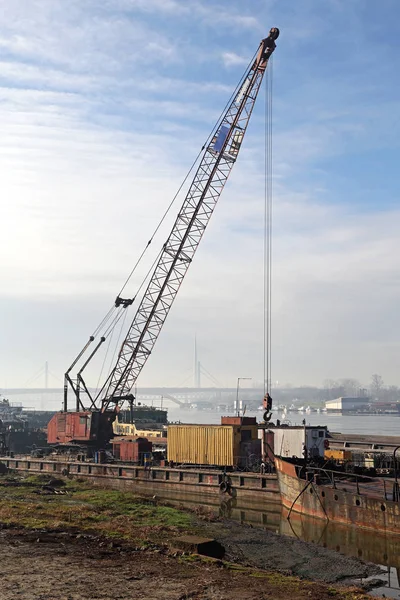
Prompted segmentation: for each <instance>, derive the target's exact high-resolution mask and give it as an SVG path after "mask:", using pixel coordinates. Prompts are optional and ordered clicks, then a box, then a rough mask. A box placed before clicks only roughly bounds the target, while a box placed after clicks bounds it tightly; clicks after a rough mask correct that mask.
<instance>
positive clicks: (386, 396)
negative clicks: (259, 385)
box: [273, 373, 400, 403]
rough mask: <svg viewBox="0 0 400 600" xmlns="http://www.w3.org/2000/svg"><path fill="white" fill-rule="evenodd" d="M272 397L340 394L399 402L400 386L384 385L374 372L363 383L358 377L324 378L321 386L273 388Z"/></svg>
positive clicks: (314, 398) (283, 399)
mask: <svg viewBox="0 0 400 600" xmlns="http://www.w3.org/2000/svg"><path fill="white" fill-rule="evenodd" d="M273 396H274V399H276V400H278V402H282V403H287V402H293V401H296V400H298V401H299V402H300V403H302V402H303V401H304V403H310V402H318V401H325V400H334V399H335V398H340V397H341V396H350V397H356V398H357V397H366V398H369V399H370V400H371V402H400V387H399V386H397V385H386V384H385V382H384V380H383V378H382V377H381V375H378V374H377V373H374V374H373V375H372V376H371V380H370V382H369V383H368V384H367V385H365V384H362V383H361V382H360V381H358V379H351V378H345V379H326V380H325V381H324V383H323V385H322V387H316V386H315V387H314V386H300V387H294V386H293V387H290V388H289V387H287V388H285V389H284V388H275V389H274V390H273Z"/></svg>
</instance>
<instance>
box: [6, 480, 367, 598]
mask: <svg viewBox="0 0 400 600" xmlns="http://www.w3.org/2000/svg"><path fill="white" fill-rule="evenodd" d="M188 534H195V535H197V536H201V537H206V538H213V539H215V540H217V541H218V542H219V543H220V544H222V546H223V547H224V549H225V557H224V559H223V561H221V560H214V559H210V558H206V557H200V556H198V555H196V554H190V551H189V550H186V552H184V551H182V547H181V549H180V550H177V547H179V538H180V537H182V536H183V535H188ZM184 548H185V546H184ZM376 574H377V569H376V567H374V565H370V564H368V563H364V562H363V561H361V560H358V559H355V558H354V559H352V558H348V557H345V556H342V555H339V554H337V553H336V552H333V551H331V550H328V549H326V548H322V547H319V546H315V545H313V544H308V543H306V542H302V541H300V540H296V539H293V538H288V537H284V536H278V535H275V534H274V533H271V532H269V531H265V530H262V529H255V528H254V529H253V528H252V527H251V526H245V525H241V524H239V523H235V522H233V521H226V520H222V521H221V520H220V519H219V518H218V517H216V516H215V515H213V514H212V513H208V512H207V511H206V512H203V510H201V507H199V508H198V509H196V511H189V510H187V509H185V508H183V507H173V506H168V505H166V504H162V503H160V502H159V501H158V500H157V499H148V498H147V499H145V498H140V497H138V496H134V495H132V494H131V493H128V492H120V491H117V490H110V489H102V488H93V487H91V486H90V485H88V484H87V483H86V482H84V481H78V480H68V479H65V480H54V479H51V477H50V476H48V475H47V476H44V475H40V476H36V475H33V476H32V475H29V476H25V477H24V476H21V475H20V474H8V475H6V476H3V477H1V478H0V600H11V599H12V600H15V599H18V600H95V599H96V600H116V599H118V600H124V599H128V598H129V599H131V598H134V599H135V600H143V599H146V600H147V599H148V600H189V599H191V600H232V599H236V598H238V599H239V598H240V599H243V600H247V599H248V600H252V599H254V600H256V599H257V600H263V599H264V598H268V599H271V598H272V599H274V600H289V599H290V600H302V599H303V598H304V599H308V600H310V599H311V600H327V599H328V598H332V597H334V598H335V599H336V600H356V599H357V600H361V599H363V598H368V596H366V595H365V594H364V593H363V592H362V591H360V590H358V591H357V590H356V589H355V586H360V584H361V583H362V579H363V578H366V577H370V576H372V575H376ZM338 583H341V584H342V585H341V586H338V585H337V584H338ZM344 586H347V587H344ZM349 586H351V589H350V587H349Z"/></svg>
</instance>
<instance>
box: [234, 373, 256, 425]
mask: <svg viewBox="0 0 400 600" xmlns="http://www.w3.org/2000/svg"><path fill="white" fill-rule="evenodd" d="M244 379H252V377H238V378H237V385H236V410H237V416H238V417H239V386H240V382H241V381H243V380H244Z"/></svg>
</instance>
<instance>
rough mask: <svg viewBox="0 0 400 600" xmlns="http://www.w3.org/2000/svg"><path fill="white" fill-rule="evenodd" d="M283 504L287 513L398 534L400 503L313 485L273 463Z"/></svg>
mask: <svg viewBox="0 0 400 600" xmlns="http://www.w3.org/2000/svg"><path fill="white" fill-rule="evenodd" d="M275 465H276V470H277V474H278V482H279V489H280V494H281V500H282V504H283V505H284V506H285V507H286V508H288V509H289V510H292V511H295V512H297V513H300V514H304V515H309V516H312V517H315V518H318V519H324V520H325V521H328V520H329V521H333V522H335V523H341V524H343V525H353V526H356V527H364V528H365V529H372V530H376V531H380V532H384V533H391V534H393V533H394V534H400V506H399V503H397V502H393V501H389V500H384V498H382V499H378V498H374V497H369V496H368V495H367V494H366V493H360V494H357V493H354V492H353V491H351V492H349V491H344V490H341V489H335V488H334V487H333V486H328V485H316V484H315V483H308V482H307V481H305V480H304V479H300V478H299V477H298V476H297V474H296V470H295V466H294V465H293V464H291V463H288V462H286V461H284V460H281V459H279V458H276V459H275Z"/></svg>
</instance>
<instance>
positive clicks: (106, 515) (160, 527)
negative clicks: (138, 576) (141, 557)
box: [0, 475, 193, 543]
mask: <svg viewBox="0 0 400 600" xmlns="http://www.w3.org/2000/svg"><path fill="white" fill-rule="evenodd" d="M50 481H51V478H50V477H46V476H35V475H32V476H29V477H25V478H23V479H14V478H2V479H1V480H0V522H2V523H4V524H6V525H9V526H20V527H21V526H22V527H26V528H29V529H41V528H48V529H56V530H57V529H60V530H79V531H90V532H91V533H97V534H99V535H106V536H112V537H119V538H122V539H125V540H127V541H132V542H133V541H134V542H135V543H138V542H139V543H140V542H141V541H144V540H146V541H149V540H151V541H153V542H162V541H163V538H165V537H166V536H167V537H168V536H171V535H172V536H173V535H174V534H178V533H180V532H181V531H182V530H186V529H189V528H191V526H192V525H193V517H192V515H190V514H188V513H184V512H181V511H179V510H177V509H174V508H171V507H168V506H158V505H156V504H155V503H154V502H153V501H149V500H146V499H143V498H139V497H137V496H134V495H133V494H132V493H127V492H119V491H116V490H108V489H100V488H93V487H90V486H89V485H88V484H85V483H82V482H79V481H76V480H74V481H67V483H66V485H65V486H60V487H57V488H55V489H56V491H59V493H53V492H52V491H51V490H49V489H46V486H48V484H49V482H50Z"/></svg>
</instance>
